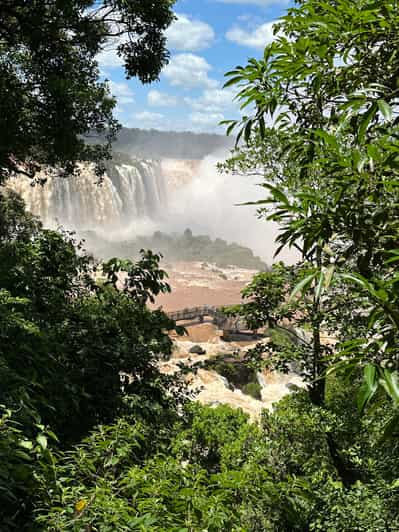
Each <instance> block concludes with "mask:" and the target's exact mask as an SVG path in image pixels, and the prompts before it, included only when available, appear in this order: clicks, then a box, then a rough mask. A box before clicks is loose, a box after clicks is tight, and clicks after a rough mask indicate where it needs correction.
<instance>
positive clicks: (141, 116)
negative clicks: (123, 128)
mask: <svg viewBox="0 0 399 532" xmlns="http://www.w3.org/2000/svg"><path fill="white" fill-rule="evenodd" d="M164 118H165V117H164V115H162V114H161V113H152V112H150V111H140V112H138V113H134V115H133V116H132V120H129V121H128V123H127V124H126V125H128V126H133V127H140V128H143V129H152V128H154V129H159V128H160V127H161V126H162V122H163V120H164Z"/></svg>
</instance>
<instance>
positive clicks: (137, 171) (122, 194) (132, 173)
mask: <svg viewBox="0 0 399 532" xmlns="http://www.w3.org/2000/svg"><path fill="white" fill-rule="evenodd" d="M125 159H126V158H125ZM79 170H80V173H79V175H76V176H70V177H68V178H60V177H54V176H52V175H51V173H50V172H47V173H46V171H43V172H42V173H41V175H40V176H39V177H40V178H43V177H44V178H46V183H45V184H44V185H40V184H35V185H34V186H32V184H31V181H30V179H29V178H27V177H18V178H12V179H11V180H10V181H9V184H8V185H9V186H10V187H11V188H13V189H14V190H16V191H17V192H18V193H19V194H21V196H22V197H23V199H24V200H25V203H26V206H27V209H28V210H29V211H31V212H32V213H33V214H36V215H37V216H39V217H40V218H41V220H42V221H43V223H44V224H45V226H48V227H55V226H58V225H62V226H64V227H66V228H68V229H76V230H79V229H82V230H88V229H100V230H104V231H112V230H117V229H118V228H124V227H126V226H127V225H130V224H134V222H136V221H143V220H157V219H159V218H160V217H162V213H163V212H164V211H165V209H167V203H168V201H167V184H166V178H165V175H164V172H163V171H162V167H161V163H160V162H158V161H153V160H151V161H150V160H148V161H141V160H136V159H131V160H128V161H127V162H125V161H124V162H122V163H119V162H112V163H110V164H108V168H107V171H106V173H105V174H104V176H103V180H102V183H101V184H98V183H97V181H98V178H97V177H96V175H95V172H94V166H93V165H91V164H81V165H80V166H79Z"/></svg>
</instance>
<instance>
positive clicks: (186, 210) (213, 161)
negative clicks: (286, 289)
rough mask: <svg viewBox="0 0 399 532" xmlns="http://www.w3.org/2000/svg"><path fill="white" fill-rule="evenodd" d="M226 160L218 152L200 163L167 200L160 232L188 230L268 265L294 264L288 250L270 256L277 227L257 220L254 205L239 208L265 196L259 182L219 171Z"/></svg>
mask: <svg viewBox="0 0 399 532" xmlns="http://www.w3.org/2000/svg"><path fill="white" fill-rule="evenodd" d="M227 157H228V152H218V153H215V154H213V155H208V156H206V157H204V158H203V159H202V160H201V162H200V165H199V168H198V171H197V172H196V175H195V176H194V177H193V179H192V180H191V181H190V182H189V183H188V184H186V185H185V186H183V187H181V188H179V189H178V190H177V191H176V192H175V193H174V194H173V195H172V196H171V197H170V198H169V202H170V203H169V209H168V213H169V216H168V218H169V219H168V220H167V221H166V228H165V227H164V228H163V230H165V229H167V230H168V231H170V232H179V231H182V230H184V229H185V228H186V227H189V228H190V229H191V230H192V231H193V233H194V234H206V235H209V236H210V237H212V238H217V237H219V238H223V239H225V240H228V241H230V242H237V243H238V244H241V245H244V246H247V247H249V248H251V249H252V250H253V251H254V253H255V254H256V255H259V256H260V257H261V258H262V259H263V260H264V261H266V262H267V263H268V264H271V263H272V262H274V261H276V260H284V261H286V262H290V263H292V262H294V261H295V260H296V254H295V253H294V252H293V251H291V250H283V251H282V252H281V254H280V255H279V256H278V257H277V258H276V259H275V258H274V257H273V256H274V253H275V251H276V249H277V245H276V243H275V238H276V236H277V234H278V227H277V225H276V224H274V223H272V222H269V221H266V220H264V219H259V218H258V217H257V214H256V211H257V208H256V206H254V205H240V204H242V203H245V202H249V201H256V200H259V199H263V198H264V197H265V196H264V194H265V192H264V189H262V188H261V187H260V186H259V185H258V181H259V179H258V180H257V179H256V178H254V177H252V176H251V177H249V176H240V175H232V174H226V173H223V174H222V173H220V172H218V170H217V168H216V165H217V163H218V162H222V161H224V160H225V159H226V158H227Z"/></svg>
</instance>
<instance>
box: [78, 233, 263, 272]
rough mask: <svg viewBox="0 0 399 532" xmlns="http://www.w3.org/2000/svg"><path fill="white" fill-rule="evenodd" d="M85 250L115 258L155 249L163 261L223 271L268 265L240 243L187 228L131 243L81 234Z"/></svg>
mask: <svg viewBox="0 0 399 532" xmlns="http://www.w3.org/2000/svg"><path fill="white" fill-rule="evenodd" d="M83 236H84V238H85V240H86V245H87V247H88V248H89V249H90V250H91V251H92V252H94V253H95V255H96V256H98V257H99V258H110V257H114V256H118V257H127V258H134V257H137V256H139V254H140V250H141V249H155V250H157V252H158V253H161V254H162V256H163V257H164V258H165V260H166V261H199V262H209V263H211V264H216V266H218V267H220V268H223V267H226V266H238V267H241V268H248V269H253V270H261V271H264V270H266V269H267V265H266V264H265V263H264V262H263V261H262V259H260V258H259V257H257V256H255V255H254V254H253V252H252V251H251V250H250V249H249V248H247V247H245V246H241V245H240V244H236V243H234V242H233V243H228V242H226V240H223V239H221V238H216V239H215V240H212V239H211V238H210V237H209V236H207V235H193V233H192V231H191V230H190V229H186V230H185V231H184V233H183V234H181V235H178V234H167V233H162V232H161V231H156V232H155V233H154V234H153V235H152V236H138V237H136V238H134V239H132V240H124V241H120V242H118V241H115V240H114V241H109V240H105V239H103V238H101V237H100V236H99V235H97V234H96V233H94V232H90V233H89V232H87V233H84V234H83Z"/></svg>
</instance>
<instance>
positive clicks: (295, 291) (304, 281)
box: [290, 272, 317, 300]
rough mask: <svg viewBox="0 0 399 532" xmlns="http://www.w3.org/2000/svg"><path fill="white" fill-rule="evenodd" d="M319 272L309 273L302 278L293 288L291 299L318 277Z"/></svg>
mask: <svg viewBox="0 0 399 532" xmlns="http://www.w3.org/2000/svg"><path fill="white" fill-rule="evenodd" d="M316 275H317V272H313V273H311V274H310V275H307V276H306V277H305V278H304V279H302V280H301V281H300V282H299V283H298V284H297V285H296V286H295V287H294V289H293V291H292V292H291V295H290V300H291V299H293V297H294V296H296V294H298V292H303V291H304V290H305V289H306V288H307V287H308V286H309V284H310V283H311V282H312V281H313V279H314V278H315V277H316Z"/></svg>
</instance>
